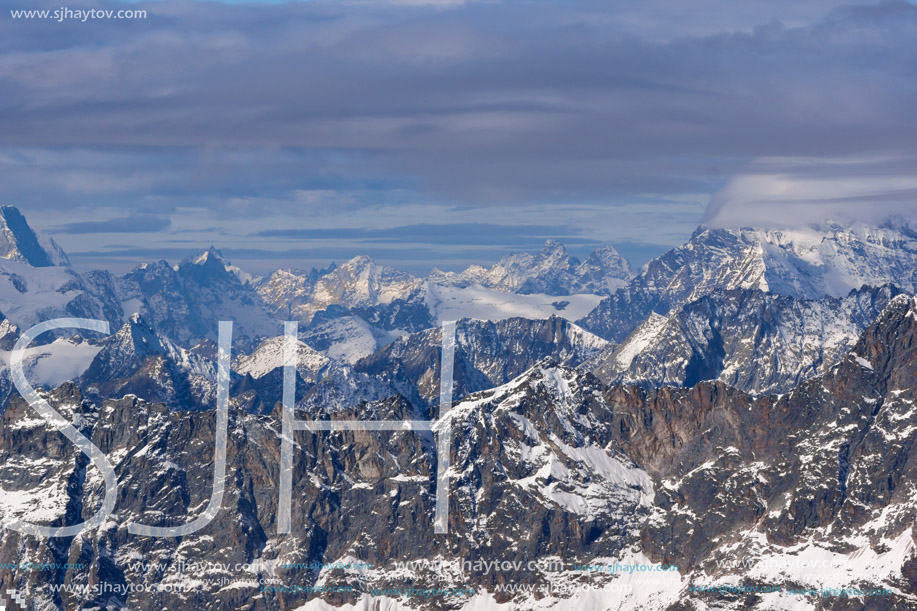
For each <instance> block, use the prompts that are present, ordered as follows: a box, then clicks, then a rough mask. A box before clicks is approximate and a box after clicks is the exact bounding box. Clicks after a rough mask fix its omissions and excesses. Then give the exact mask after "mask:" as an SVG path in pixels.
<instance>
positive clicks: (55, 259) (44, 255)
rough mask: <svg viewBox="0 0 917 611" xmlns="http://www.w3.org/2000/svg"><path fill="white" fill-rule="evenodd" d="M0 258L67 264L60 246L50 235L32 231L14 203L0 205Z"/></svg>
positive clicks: (39, 264) (34, 264) (36, 263)
mask: <svg viewBox="0 0 917 611" xmlns="http://www.w3.org/2000/svg"><path fill="white" fill-rule="evenodd" d="M0 258H3V259H9V260H11V261H18V262H20V263H27V264H28V265H31V266H32V267H53V266H55V265H70V259H68V258H67V254H66V253H65V252H64V251H63V249H62V248H61V247H60V246H58V245H57V243H56V242H55V241H54V240H52V239H51V238H50V237H48V236H45V235H41V234H39V233H35V231H34V230H33V229H32V228H31V227H30V226H29V223H28V222H27V221H26V220H25V217H24V216H22V213H21V212H19V209H18V208H16V207H15V206H0Z"/></svg>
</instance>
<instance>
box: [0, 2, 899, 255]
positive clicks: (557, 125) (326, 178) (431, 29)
mask: <svg viewBox="0 0 917 611" xmlns="http://www.w3.org/2000/svg"><path fill="white" fill-rule="evenodd" d="M7 4H8V5H9V6H10V8H17V7H23V8H35V7H40V6H43V5H46V6H47V7H49V8H59V7H60V6H61V3H59V2H47V3H42V2H32V1H29V2H25V1H23V0H13V2H8V3H7ZM69 6H70V7H71V8H78V7H85V8H89V7H95V8H105V7H123V6H124V3H117V2H110V1H108V0H85V1H84V2H81V3H79V4H75V3H71V4H69ZM131 6H132V7H139V8H145V9H147V10H148V12H149V17H148V18H147V19H145V20H138V21H98V22H92V23H75V22H65V23H57V22H53V21H40V20H33V21H23V20H13V19H11V18H10V16H9V15H8V14H6V13H4V14H2V15H0V110H2V112H0V202H2V203H9V204H15V205H18V206H19V207H20V208H21V209H22V210H23V212H24V213H25V214H26V215H27V216H28V217H29V218H30V220H31V221H32V222H33V224H35V225H37V226H39V227H40V228H42V229H45V230H47V231H50V232H51V233H52V234H53V235H54V236H55V237H56V239H57V240H58V241H59V242H60V243H61V245H62V246H63V247H64V248H65V249H67V250H68V251H69V252H70V253H71V255H72V257H73V258H74V259H75V260H76V261H77V262H78V263H80V264H81V265H101V266H108V267H115V268H118V269H124V268H127V267H130V266H132V265H134V264H136V263H137V262H139V261H142V260H147V259H150V258H159V257H165V258H169V259H176V258H181V256H182V255H183V254H185V253H189V252H192V251H196V250H200V249H203V248H205V247H206V246H209V245H210V244H215V245H216V246H218V247H220V248H221V249H223V251H224V252H225V253H226V254H228V255H229V256H230V257H231V258H233V259H234V261H235V262H236V263H237V264H239V265H241V266H242V267H247V268H251V269H253V270H254V271H266V270H268V269H270V268H274V267H279V266H297V267H309V266H311V265H324V264H326V263H327V262H328V261H330V260H332V259H336V260H338V261H340V260H342V259H345V258H348V257H349V256H352V255H355V254H361V253H366V254H370V255H372V256H374V257H375V258H377V259H378V260H380V261H383V262H386V263H391V264H393V265H396V266H399V267H402V268H405V269H409V270H411V271H415V272H424V271H426V270H428V269H429V268H430V267H432V266H438V267H440V268H444V269H458V268H462V267H464V266H466V265H468V264H470V263H488V262H491V261H493V260H494V259H495V258H497V257H499V256H500V255H502V254H504V253H505V252H506V251H511V250H520V249H522V250H531V249H535V248H537V247H538V246H539V245H540V244H541V243H542V242H543V241H544V239H545V238H547V237H554V238H557V239H560V240H561V241H564V242H565V243H567V244H568V246H569V247H570V249H571V250H572V251H573V252H574V253H577V254H585V253H586V252H588V251H589V250H591V249H592V248H594V247H596V246H598V245H600V244H602V243H605V242H610V243H612V244H614V245H616V246H617V247H619V250H621V251H622V253H623V254H625V255H626V256H628V257H629V258H631V259H632V260H633V261H634V262H635V263H637V264H640V263H642V262H643V261H644V260H645V259H646V258H647V257H649V256H651V255H653V254H658V253H660V252H662V251H664V250H665V249H667V248H668V247H670V246H673V245H676V244H679V243H681V242H682V241H684V240H685V239H686V238H687V237H688V236H689V235H690V233H691V231H692V230H693V229H694V228H695V227H696V226H697V225H698V223H700V222H705V223H712V224H724V225H731V224H758V225H760V224H782V223H801V222H814V221H818V220H822V219H824V218H828V217H832V216H836V217H844V218H851V219H859V220H866V221H869V222H879V221H881V220H882V219H883V218H885V217H887V216H890V215H898V214H904V215H911V214H913V212H914V201H915V197H914V196H915V195H917V183H915V181H914V179H913V178H912V177H913V176H915V175H917V172H915V170H917V161H915V160H917V154H915V151H914V144H913V143H914V142H917V121H915V119H917V110H915V109H917V78H915V76H917V75H915V74H914V72H915V68H914V67H915V66H917V61H915V60H917V8H915V7H914V6H913V5H911V4H908V3H906V2H895V1H891V2H879V3H863V4H850V3H849V2H836V1H833V0H812V1H809V2H804V3H800V2H795V1H794V2H790V1H786V0H769V1H764V0H748V1H745V2H739V3H736V2H727V1H724V0H693V1H692V2H684V1H676V0H644V1H641V2H637V1H634V0H627V1H622V2H614V3H611V2H602V1H591V0H590V1H581V0H571V1H570V2H545V1H538V0H533V1H524V2H522V1H520V2H501V1H487V2H449V1H443V2H437V1H431V2H422V1H414V0H412V1H405V2H385V1H374V2H325V1H322V0H313V1H311V2H298V3H228V4H226V3H222V4H221V3H213V2H185V1H175V0H161V1H157V2H132V3H131ZM788 211H789V212H788Z"/></svg>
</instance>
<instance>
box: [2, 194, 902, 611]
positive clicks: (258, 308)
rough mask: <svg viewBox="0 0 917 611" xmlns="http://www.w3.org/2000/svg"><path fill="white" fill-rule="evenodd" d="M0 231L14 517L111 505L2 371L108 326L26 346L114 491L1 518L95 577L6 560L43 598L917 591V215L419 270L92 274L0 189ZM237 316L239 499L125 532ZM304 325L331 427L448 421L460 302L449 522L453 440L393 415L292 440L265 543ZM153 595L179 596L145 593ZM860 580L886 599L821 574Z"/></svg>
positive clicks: (548, 598) (310, 398) (169, 477)
mask: <svg viewBox="0 0 917 611" xmlns="http://www.w3.org/2000/svg"><path fill="white" fill-rule="evenodd" d="M0 236H2V239H0V312H2V313H3V315H4V319H3V321H2V323H0V357H2V359H0V360H2V363H0V401H2V407H0V409H2V414H0V423H2V426H0V488H2V491H3V494H2V495H0V514H2V516H3V517H4V518H11V517H17V518H23V517H27V519H30V520H36V521H41V522H43V523H53V524H56V525H64V524H74V523H77V522H79V521H81V520H83V519H85V518H86V517H88V516H89V515H91V514H92V513H93V512H94V511H95V509H96V508H97V507H99V506H100V504H101V499H102V496H103V488H102V479H101V477H100V474H99V472H98V471H97V470H96V469H95V468H94V467H93V466H92V465H90V464H89V462H88V461H87V460H86V459H85V457H84V456H83V455H82V454H80V453H78V452H77V451H76V448H75V447H74V446H73V445H72V444H68V443H66V442H63V443H62V438H61V437H60V435H59V434H58V433H56V432H53V431H51V430H50V429H48V428H46V427H45V426H44V424H43V422H42V420H41V419H40V418H38V417H37V415H36V414H35V413H34V412H33V411H32V410H31V408H29V406H28V405H27V404H26V402H25V401H24V400H23V399H22V398H21V397H20V396H19V395H18V394H17V393H16V392H15V389H14V388H13V386H12V383H11V377H10V373H9V369H8V363H9V354H10V352H9V351H10V350H11V349H12V347H13V344H15V341H16V339H17V338H18V337H19V336H20V334H21V333H22V332H23V330H24V329H26V328H27V327H29V326H31V325H32V324H35V323H36V322H38V321H41V320H46V319H49V318H54V317H61V316H78V317H86V318H101V319H104V320H107V321H108V322H109V323H110V326H111V333H110V334H109V335H107V336H103V335H102V334H98V333H92V332H80V333H79V334H77V333H75V332H69V331H61V332H57V333H49V334H46V336H43V337H41V338H39V340H40V341H39V342H37V343H36V344H35V345H33V346H32V347H30V348H29V351H28V352H27V354H26V358H25V368H26V373H27V376H28V377H29V379H30V380H32V382H33V384H35V385H36V386H40V388H41V390H40V392H41V393H42V395H43V396H44V397H45V398H46V400H47V401H49V403H51V404H52V405H53V406H55V407H56V408H57V409H58V410H59V411H60V412H61V413H63V414H64V415H65V416H66V417H67V418H68V419H69V420H70V421H72V422H74V423H75V426H77V428H78V429H79V430H80V431H81V432H83V434H85V435H86V436H87V437H89V438H91V439H92V441H93V443H95V444H96V445H97V446H98V447H99V448H100V449H101V450H102V451H103V452H104V453H105V454H106V455H107V456H108V457H109V458H110V460H111V462H112V464H113V465H114V467H115V471H116V473H117V475H118V478H119V481H120V488H119V493H118V499H117V506H116V509H115V512H114V513H113V514H112V515H111V517H110V518H109V519H108V520H107V521H106V522H105V524H103V525H102V527H101V528H99V529H97V530H92V531H87V532H85V533H83V534H82V535H80V536H78V537H75V538H66V539H57V540H54V541H52V542H50V543H49V542H48V541H47V540H41V539H38V538H35V537H30V536H27V535H21V534H20V533H17V532H14V531H12V530H8V529H3V530H0V554H2V558H3V560H4V562H7V561H10V562H26V561H30V562H45V563H49V564H48V565H47V566H52V565H55V564H56V565H57V566H64V565H67V566H71V567H72V566H76V565H80V566H82V567H83V568H81V569H77V568H66V569H50V568H49V569H42V570H39V571H33V572H16V571H10V570H7V569H5V568H3V566H2V565H0V586H2V588H3V589H4V590H5V589H6V588H8V587H9V588H16V589H18V590H20V591H28V592H29V593H30V600H32V601H33V603H32V604H33V605H34V607H35V608H36V609H38V608H40V609H70V608H98V609H103V608H104V609H108V608H112V609H114V608H123V607H124V606H130V607H131V608H138V609H154V608H155V609H162V608H183V607H182V605H187V604H192V602H190V601H193V604H194V605H196V607H197V608H202V609H298V610H303V611H304V610H310V611H311V610H318V609H321V610H327V609H347V610H353V609H364V608H366V609H368V608H373V609H384V610H387V611H394V610H399V609H468V610H472V609H474V610H482V609H484V610H488V611H490V610H494V611H511V610H515V609H519V610H523V609H532V610H534V609H635V610H636V609H648V610H650V611H654V610H657V611H663V610H665V611H681V610H688V609H691V610H698V611H700V610H701V609H760V610H764V609H787V608H794V609H796V608H798V609H860V608H877V609H878V608H881V609H893V610H894V609H902V610H903V609H911V608H914V607H915V606H917V551H915V544H917V533H915V532H914V529H913V523H914V521H915V519H917V454H915V453H914V452H913V451H912V448H914V447H915V446H914V444H915V442H917V413H915V411H914V400H917V397H914V396H913V395H914V392H915V391H914V390H913V389H914V387H915V386H914V382H915V377H917V350H915V346H917V300H915V298H914V296H913V295H914V294H915V292H917V232H915V231H914V230H913V229H912V228H911V227H910V226H908V225H906V224H886V225H883V226H866V225H853V226H850V225H841V224H837V223H831V222H826V223H824V224H822V225H821V226H818V227H807V228H800V229H796V230H792V231H791V230H774V229H754V228H735V229H724V228H706V227H701V228H698V230H697V231H696V232H695V233H694V234H693V235H692V236H691V237H690V239H689V240H688V241H687V242H686V243H685V244H684V245H682V246H679V247H677V248H674V249H672V250H670V251H669V252H667V253H665V254H663V255H662V256H660V257H658V258H656V259H654V260H652V261H650V262H649V263H647V264H646V265H645V266H644V267H643V269H642V270H640V271H639V272H636V273H634V272H633V271H632V270H631V268H630V266H629V265H628V263H627V262H626V261H625V260H624V259H623V258H622V257H620V255H618V253H617V252H615V250H614V249H613V247H611V246H603V247H601V248H599V249H598V250H596V251H595V252H593V253H592V254H591V255H589V256H588V257H586V258H585V260H583V261H580V260H578V259H577V258H575V257H573V256H571V255H569V253H567V251H566V249H565V248H564V247H563V245H561V244H560V243H558V242H556V241H553V240H549V241H548V242H547V243H546V244H545V246H544V248H543V249H542V250H541V251H540V252H538V253H519V254H513V255H508V256H506V257H504V258H503V259H501V260H500V261H499V262H497V263H495V264H494V265H493V266H491V267H489V268H486V267H482V266H472V267H469V268H468V269H466V270H464V271H461V272H442V271H439V270H432V271H431V273H430V274H429V275H428V276H427V277H424V278H419V277H416V276H412V275H410V274H407V273H405V272H401V271H399V270H395V269H392V268H390V267H387V266H384V265H380V264H378V263H376V262H374V261H373V260H372V259H370V258H369V257H365V256H357V257H354V258H353V259H350V260H349V261H345V262H343V263H341V264H340V265H338V264H331V265H329V266H328V267H325V268H324V269H312V270H310V271H302V270H292V269H288V270H277V271H275V272H274V273H272V274H270V275H268V276H265V277H256V276H251V275H249V274H247V273H245V272H244V271H242V270H240V269H239V268H238V267H236V266H234V265H232V264H231V263H229V262H228V261H227V260H226V259H225V258H224V257H223V256H222V255H221V254H220V252H219V251H218V250H216V249H215V248H211V249H209V250H207V251H206V252H204V253H203V254H201V255H199V256H195V257H189V258H188V259H185V260H184V261H182V262H180V263H178V264H170V263H168V262H166V261H155V262H150V263H147V264H143V265H140V266H138V267H137V268H135V269H134V270H132V271H130V272H128V273H127V274H123V275H115V274H111V273H109V272H107V271H101V270H100V271H89V272H81V271H77V270H76V269H74V268H73V266H72V265H71V264H70V262H69V259H68V258H67V255H66V253H64V252H63V251H62V250H61V249H60V248H59V247H58V246H57V245H56V244H55V243H54V242H53V240H51V239H50V238H48V237H46V236H43V235H42V234H41V233H40V232H37V231H35V230H33V229H32V228H30V227H29V225H28V223H27V222H26V220H25V218H24V216H23V215H22V214H21V213H20V212H19V211H18V210H16V209H15V208H12V207H9V206H5V207H2V208H0ZM220 320H232V321H234V335H233V343H232V358H231V371H230V386H229V391H230V393H229V394H230V410H229V424H228V427H229V428H228V451H227V474H228V477H227V478H226V492H225V495H224V498H223V502H222V505H221V511H220V512H219V513H218V514H217V516H216V518H215V519H214V521H213V523H212V524H210V525H209V526H208V527H206V528H205V529H204V530H202V531H200V533H198V534H196V535H191V536H188V537H186V538H178V539H170V538H145V537H138V536H136V535H132V534H130V533H129V532H128V531H127V528H126V525H127V524H128V523H129V522H132V521H137V522H142V523H148V524H159V525H168V524H172V523H175V522H176V521H178V522H181V521H184V520H185V517H184V516H188V515H190V514H197V513H200V512H201V511H202V507H203V505H204V504H206V499H207V498H208V497H209V494H210V489H211V486H212V477H213V476H212V468H213V467H212V464H213V463H212V458H213V457H212V452H213V448H214V444H215V443H216V439H217V432H216V428H215V423H214V417H213V414H212V412H213V407H214V405H215V402H216V396H217V378H218V372H217V366H216V356H217V347H216V341H217V339H218V337H217V323H218V321H220ZM285 320H296V321H298V322H299V329H300V332H299V338H298V340H299V341H298V343H297V344H296V355H297V361H296V371H295V379H296V388H297V394H296V405H295V411H296V417H297V418H299V419H310V420H344V421H349V420H375V419H382V420H403V419H420V420H433V419H436V418H437V417H439V413H440V409H441V407H442V406H440V405H439V399H440V390H441V388H440V382H441V377H442V373H443V372H442V364H441V349H442V348H441V347H442V342H443V336H442V329H441V327H440V323H441V322H442V321H445V320H457V323H456V333H455V353H454V366H453V368H452V371H453V394H452V401H453V403H454V404H453V405H452V406H451V409H449V410H448V412H447V413H444V415H442V417H441V418H440V419H439V420H438V424H437V425H436V426H445V423H448V425H449V426H450V427H451V431H452V433H451V440H450V444H449V446H448V448H447V451H448V452H449V458H450V465H451V466H450V469H449V472H448V473H449V478H448V484H449V489H448V491H447V493H448V499H449V503H450V508H451V510H450V513H449V523H448V524H449V531H448V533H447V534H445V535H442V534H437V533H435V532H434V530H433V519H432V517H433V513H434V506H435V500H436V495H437V486H438V479H437V477H436V474H437V469H438V465H439V461H440V460H441V458H440V455H439V454H438V451H437V446H436V439H437V438H436V436H435V435H434V434H433V432H431V431H413V432H412V431H408V430H404V431H392V432H383V433H377V434H371V433H367V432H363V431H317V432H298V433H297V434H296V440H295V444H296V445H295V447H296V450H295V452H296V454H295V456H296V458H295V463H294V469H293V476H292V477H293V491H294V497H293V505H292V523H293V525H294V527H293V532H291V533H290V534H288V535H283V534H278V533H277V515H278V505H277V503H278V498H277V482H278V478H279V474H278V469H279V465H280V459H279V453H280V443H279V431H280V430H281V429H282V426H283V425H282V416H281V407H280V402H281V400H282V396H283V338H282V337H281V331H282V323H283V321H285ZM188 562H198V563H202V562H211V563H226V565H227V566H229V565H232V566H236V565H245V566H247V567H248V568H247V569H245V570H229V569H221V568H219V566H223V565H222V564H220V565H219V566H218V567H217V568H215V569H212V570H209V571H203V572H197V573H194V574H189V573H188V572H187V571H184V570H183V569H182V568H181V567H182V566H183V563H188ZM354 563H357V564H360V565H361V566H364V568H361V569H352V570H351V569H350V568H348V567H350V566H352V565H354ZM487 563H499V564H498V566H499V567H500V568H499V570H491V569H486V570H483V569H481V568H480V567H487V566H491V567H493V566H494V565H493V564H490V565H488V564H487ZM615 565H619V566H620V565H629V566H657V567H658V566H667V567H674V568H672V570H667V571H662V570H658V569H655V570H654V572H651V573H649V574H646V575H637V574H633V573H628V572H621V571H610V570H607V567H610V566H615ZM328 567H330V568H328ZM335 567H336V568H335ZM365 567H371V568H365ZM602 567H606V568H602ZM225 580H229V581H225ZM155 583H168V584H173V585H174V586H175V591H171V592H157V593H156V594H154V595H152V596H142V597H141V596H138V595H137V594H135V593H134V594H131V593H128V590H129V588H128V586H129V585H132V584H133V585H134V586H136V585H138V584H145V585H152V584H155ZM91 584H108V585H109V586H110V587H109V589H108V591H107V592H98V591H93V590H92V589H91V588H89V587H88V586H89V585H91ZM265 584H271V585H269V587H267V588H266V587H265ZM294 585H295V586H296V587H291V586H294ZM65 586H66V587H65ZM180 586H181V587H190V588H191V591H192V593H191V594H189V593H187V592H184V591H181V588H180ZM845 587H847V588H849V587H856V588H862V589H866V590H875V591H882V592H886V591H887V593H886V594H881V595H880V594H870V595H868V596H867V595H862V596H848V595H838V594H830V592H829V591H830V590H831V589H835V590H836V589H838V588H845ZM81 588H82V589H81ZM410 588H428V589H429V588H439V589H440V590H441V591H450V592H453V593H451V594H448V595H445V594H442V592H440V594H437V595H428V596H421V595H415V594H411V592H410ZM460 591H461V592H464V594H456V592H460ZM800 592H802V593H800ZM813 592H814V593H813ZM819 592H821V593H819ZM826 592H827V593H826Z"/></svg>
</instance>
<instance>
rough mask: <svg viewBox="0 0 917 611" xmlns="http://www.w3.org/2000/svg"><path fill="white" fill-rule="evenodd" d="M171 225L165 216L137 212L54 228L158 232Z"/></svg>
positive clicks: (59, 230)
mask: <svg viewBox="0 0 917 611" xmlns="http://www.w3.org/2000/svg"><path fill="white" fill-rule="evenodd" d="M171 226H172V221H171V220H169V219H168V218H166V217H162V216H153V215H149V214H137V215H132V216H126V217H123V218H116V219H109V220H105V221H79V222H76V223H68V224H66V225H60V226H58V227H55V228H54V231H55V232H56V233H69V234H87V233H158V232H160V231H165V230H167V229H169V227H171Z"/></svg>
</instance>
